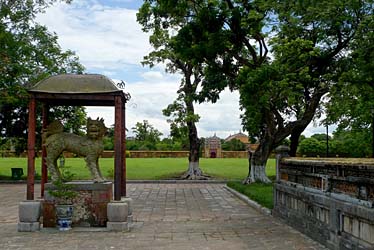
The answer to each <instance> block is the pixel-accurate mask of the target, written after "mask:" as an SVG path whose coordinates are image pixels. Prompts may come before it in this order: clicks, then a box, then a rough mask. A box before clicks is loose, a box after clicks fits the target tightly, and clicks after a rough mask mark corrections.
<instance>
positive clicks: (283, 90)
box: [145, 0, 373, 182]
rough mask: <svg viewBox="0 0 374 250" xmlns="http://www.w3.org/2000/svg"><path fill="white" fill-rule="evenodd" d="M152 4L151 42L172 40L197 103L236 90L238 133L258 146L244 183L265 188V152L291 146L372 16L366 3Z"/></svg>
mask: <svg viewBox="0 0 374 250" xmlns="http://www.w3.org/2000/svg"><path fill="white" fill-rule="evenodd" d="M152 4H155V5H156V6H157V8H156V10H157V13H158V15H159V16H160V18H159V19H157V22H152V23H153V24H154V25H156V27H161V28H163V33H162V34H161V35H160V36H158V37H163V36H162V35H166V36H168V35H169V34H173V35H174V36H173V43H171V44H172V45H174V47H173V53H174V55H175V56H176V58H178V59H180V60H185V61H188V62H189V63H191V64H193V65H195V66H196V65H200V66H202V67H203V75H202V76H203V79H202V89H201V91H200V93H199V95H198V96H197V98H198V99H199V100H200V101H203V100H210V101H213V102H215V101H216V100H217V99H218V98H219V94H220V92H221V91H222V90H223V89H225V88H226V87H230V88H231V89H238V90H239V93H240V105H241V109H242V110H243V115H242V123H243V127H244V128H245V130H246V131H248V132H249V135H250V136H251V137H257V138H259V142H260V146H259V147H258V148H257V150H256V152H255V153H254V154H253V158H252V168H251V173H249V176H248V178H247V182H253V181H257V180H259V181H269V180H268V179H267V178H266V176H265V172H264V167H265V165H266V160H267V158H268V156H269V155H270V152H271V150H272V149H274V148H275V147H276V146H277V145H279V144H280V143H282V141H283V140H284V139H285V138H286V137H288V136H290V135H291V146H292V145H293V144H294V143H298V141H299V137H300V134H301V133H302V131H303V130H304V129H305V128H306V127H307V125H308V124H309V123H310V122H311V121H312V120H313V118H314V117H315V115H316V114H317V116H318V114H320V107H321V99H322V97H324V96H325V95H326V94H327V93H329V92H330V91H331V89H332V88H333V87H335V86H337V85H338V83H339V81H340V78H341V77H342V75H343V73H344V72H346V70H347V61H346V58H347V55H349V54H351V53H352V49H353V48H354V44H355V43H357V42H358V41H359V40H360V39H361V37H362V35H363V33H362V31H363V30H364V27H366V25H365V23H367V22H368V20H371V19H372V16H373V1H370V0H367V1H358V2H357V1H354V2H346V1H343V0H334V1H331V0H322V1H276V0H274V1H262V0H258V1H238V0H213V1H188V0H185V1H172V2H171V1H167V0H164V1H163V0H158V1H154V0H148V1H145V5H152ZM148 18H150V17H148ZM149 20H152V19H148V20H147V21H149ZM176 25H180V28H179V29H177V30H175V29H174V30H173V29H172V28H173V27H175V26H176ZM167 28H170V30H167ZM169 32H170V33H169ZM151 39H152V38H151ZM365 40H366V39H365ZM368 40H369V38H368ZM155 41H156V42H157V41H158V40H155ZM360 47H361V46H360ZM361 48H363V47H361ZM363 49H364V48H363ZM364 51H365V50H364ZM365 53H366V52H364V53H360V54H359V55H366V54H365ZM352 54H353V53H352ZM366 56H367V55H366ZM357 57H359V58H361V57H363V56H357ZM294 149H295V151H296V147H294Z"/></svg>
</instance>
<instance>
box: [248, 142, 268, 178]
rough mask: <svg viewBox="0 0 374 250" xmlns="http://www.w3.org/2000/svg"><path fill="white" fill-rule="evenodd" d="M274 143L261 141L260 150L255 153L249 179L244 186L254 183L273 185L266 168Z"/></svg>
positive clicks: (251, 161) (251, 162) (251, 160)
mask: <svg viewBox="0 0 374 250" xmlns="http://www.w3.org/2000/svg"><path fill="white" fill-rule="evenodd" d="M271 145H272V142H270V141H261V142H260V145H258V148H257V149H256V151H255V152H254V153H253V155H252V157H251V159H250V166H249V171H248V176H247V178H245V179H244V181H243V182H242V183H243V184H250V183H254V182H263V183H271V180H270V179H269V178H268V177H267V176H266V172H265V168H266V162H267V159H268V157H269V155H270V152H271V149H272V147H271Z"/></svg>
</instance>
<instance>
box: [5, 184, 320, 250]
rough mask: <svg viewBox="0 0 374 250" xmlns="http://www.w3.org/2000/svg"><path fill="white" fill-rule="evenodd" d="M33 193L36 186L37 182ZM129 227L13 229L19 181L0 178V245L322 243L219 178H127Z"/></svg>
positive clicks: (22, 191) (21, 193) (21, 189)
mask: <svg viewBox="0 0 374 250" xmlns="http://www.w3.org/2000/svg"><path fill="white" fill-rule="evenodd" d="M36 191H37V192H36V194H39V193H40V192H39V186H38V185H36ZM127 191H128V194H129V196H130V197H132V198H133V200H134V207H133V209H134V210H133V213H134V224H133V228H132V230H131V231H130V232H89V231H75V232H72V231H69V232H58V231H57V230H42V231H41V232H34V233H20V232H17V220H18V203H19V202H20V201H21V200H23V199H24V198H25V196H26V185H24V184H0V249H4V250H7V249H9V250H18V249H30V250H36V249H38V250H39V249H53V250H58V249H69V250H70V249H77V250H78V249H90V250H94V249H100V250H101V249H108V250H111V249H140V250H142V249H155V250H158V249H173V250H178V249H198V250H200V249H201V250H203V249H225V248H227V249H252V250H256V249H258V250H259V249H277V250H283V249H284V250H286V249H287V250H289V249H298V250H302V249H305V250H306V249H324V248H323V247H322V246H321V245H319V244H318V243H316V242H314V241H312V240H311V239H309V238H308V237H306V236H304V235H302V234H301V233H299V232H297V231H295V230H293V229H292V228H290V227H289V226H287V225H285V224H283V223H282V222H280V221H278V220H277V219H275V218H273V217H271V216H266V215H263V214H260V213H259V212H257V211H256V210H254V209H253V208H251V207H249V206H248V205H247V204H246V203H244V202H243V201H241V200H240V199H238V198H237V197H236V196H234V195H233V194H232V193H230V192H229V191H228V190H226V189H225V188H224V184H202V183H192V184H191V183H189V184H186V183H184V184H176V183H175V184H162V183H157V184H152V183H143V184H142V183H136V184H129V185H128V186H127Z"/></svg>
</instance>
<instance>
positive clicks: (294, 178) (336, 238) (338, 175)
mask: <svg viewBox="0 0 374 250" xmlns="http://www.w3.org/2000/svg"><path fill="white" fill-rule="evenodd" d="M277 158H278V159H277V181H276V183H275V185H274V209H273V215H274V216H276V217H279V218H282V219H284V220H285V221H286V222H287V223H288V224H289V225H291V226H293V227H295V228H296V229H298V230H300V231H301V232H303V233H305V234H307V235H308V236H310V237H311V238H313V239H315V240H317V241H319V242H320V243H322V244H324V245H326V246H327V247H328V248H330V249H342V250H343V249H374V206H373V204H374V160H371V159H308V158H282V157H281V156H278V157H277Z"/></svg>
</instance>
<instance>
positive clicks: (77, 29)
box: [37, 0, 324, 138]
mask: <svg viewBox="0 0 374 250" xmlns="http://www.w3.org/2000/svg"><path fill="white" fill-rule="evenodd" d="M141 3H142V1H140V0H75V1H73V3H72V4H70V5H68V4H65V3H58V4H55V5H54V6H52V7H51V8H49V9H47V10H46V12H45V13H43V14H40V15H39V16H38V18H37V21H38V22H39V23H42V24H44V25H46V26H47V27H48V28H49V30H50V31H51V32H55V33H56V34H57V35H58V37H59V43H60V45H61V47H62V48H63V49H65V50H67V49H70V50H72V51H74V52H75V53H76V54H77V55H78V56H79V58H80V61H81V63H82V64H83V65H84V66H85V67H86V73H97V74H104V75H106V76H108V77H110V78H112V79H113V80H114V81H117V80H123V81H125V82H126V89H125V91H126V92H129V93H130V94H131V96H132V98H131V101H130V102H129V103H128V104H127V113H126V126H127V128H132V127H133V126H134V125H135V123H136V122H141V121H143V120H148V121H149V123H150V124H152V125H153V126H154V127H155V128H157V129H158V130H160V131H161V132H162V133H163V135H164V136H168V135H169V125H168V124H167V122H166V117H164V116H163V115H162V109H164V108H165V107H166V106H167V105H168V104H170V103H171V102H173V100H174V99H175V98H176V96H177V95H176V91H177V89H178V86H179V82H180V78H181V77H180V75H177V74H174V75H171V74H167V73H165V72H164V68H163V67H162V65H160V66H157V67H155V68H152V69H150V68H149V67H147V66H145V67H143V66H142V65H141V61H142V58H143V56H145V55H147V54H148V53H149V52H150V51H152V48H151V46H150V45H149V43H148V35H147V34H145V33H143V32H142V30H141V27H140V25H139V24H138V23H137V22H136V13H137V9H138V8H139V7H140V5H141ZM238 100H239V95H238V93H236V92H233V93H232V92H229V91H225V92H223V93H222V95H221V98H220V100H219V101H218V102H217V103H215V104H210V103H205V104H201V105H196V112H197V113H198V114H199V115H200V116H201V119H200V122H199V123H198V124H197V127H198V132H199V136H201V137H207V136H212V135H214V134H215V133H216V134H217V136H219V137H221V138H225V137H227V136H229V135H230V134H234V133H237V132H239V130H241V122H240V111H239V104H238ZM87 112H88V115H89V116H91V117H94V118H96V117H98V116H100V117H104V119H105V123H106V125H107V126H110V125H112V124H113V123H114V109H113V108H104V107H88V108H87ZM323 132H324V128H321V127H314V126H313V125H310V126H309V127H308V129H307V130H306V131H305V133H304V134H306V135H307V136H309V135H310V134H313V133H323ZM129 135H131V131H130V133H129Z"/></svg>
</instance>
